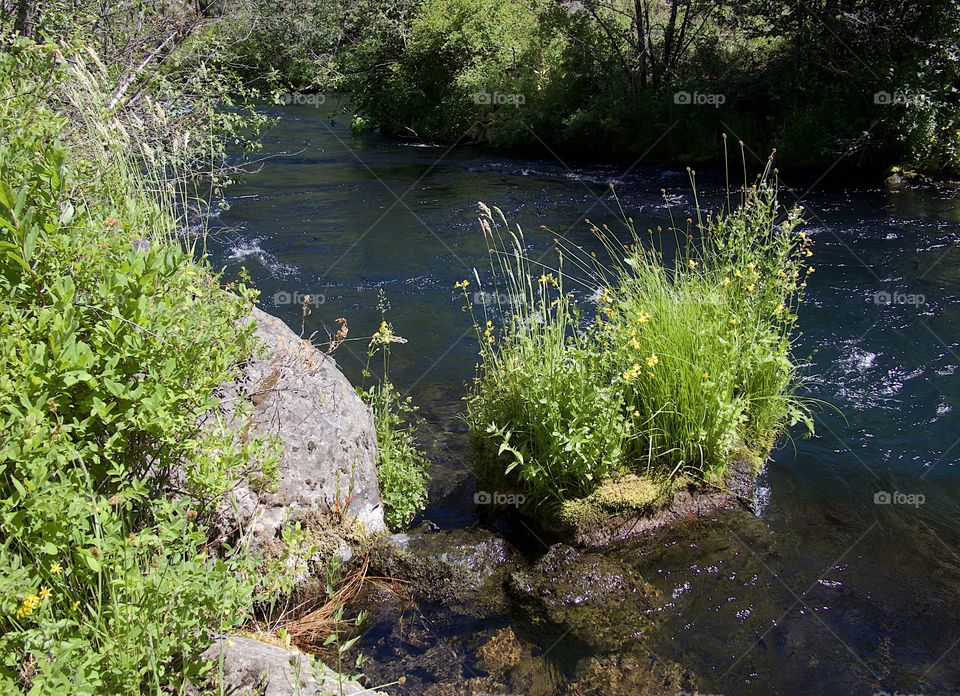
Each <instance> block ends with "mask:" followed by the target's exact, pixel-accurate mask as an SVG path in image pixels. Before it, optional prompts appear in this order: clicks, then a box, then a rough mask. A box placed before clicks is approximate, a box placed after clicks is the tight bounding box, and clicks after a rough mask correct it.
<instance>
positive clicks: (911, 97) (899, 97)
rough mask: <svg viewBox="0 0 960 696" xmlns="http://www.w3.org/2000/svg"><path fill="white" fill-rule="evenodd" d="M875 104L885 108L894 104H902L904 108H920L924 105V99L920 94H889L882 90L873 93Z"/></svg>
mask: <svg viewBox="0 0 960 696" xmlns="http://www.w3.org/2000/svg"><path fill="white" fill-rule="evenodd" d="M873 103H874V104H880V105H883V106H890V105H893V104H902V105H904V106H919V105H920V104H922V103H923V97H921V96H920V95H919V94H907V93H906V92H887V91H885V90H880V91H879V92H874V93H873Z"/></svg>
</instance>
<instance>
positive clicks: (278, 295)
mask: <svg viewBox="0 0 960 696" xmlns="http://www.w3.org/2000/svg"><path fill="white" fill-rule="evenodd" d="M326 301H327V298H326V296H325V295H322V294H320V293H317V292H287V291H286V290H278V291H277V292H275V293H273V304H274V305H276V306H280V305H294V306H297V307H300V306H302V305H308V306H310V307H319V306H320V305H322V304H324V303H325V302H326Z"/></svg>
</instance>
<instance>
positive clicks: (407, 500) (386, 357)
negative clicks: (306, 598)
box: [359, 296, 430, 532]
mask: <svg viewBox="0 0 960 696" xmlns="http://www.w3.org/2000/svg"><path fill="white" fill-rule="evenodd" d="M380 303H381V305H380V306H381V311H385V299H384V298H383V297H382V296H381V299H380ZM392 343H406V339H404V338H402V337H400V336H397V335H396V334H395V333H393V327H392V326H391V325H390V324H388V323H387V321H386V320H384V321H382V322H381V324H380V328H379V329H378V330H377V331H376V332H375V333H374V334H373V337H372V338H371V339H370V345H369V347H368V349H367V356H368V361H367V367H366V369H365V370H364V375H365V376H367V377H369V376H371V372H370V365H369V362H370V360H371V359H372V358H373V357H374V356H375V355H377V353H380V354H381V356H382V360H383V362H382V377H381V379H380V381H379V382H377V383H376V384H373V385H371V386H370V387H368V388H366V389H362V388H361V389H359V393H360V396H361V397H362V398H363V400H364V401H365V402H366V403H367V404H368V405H369V406H370V407H371V409H372V410H373V421H374V425H375V427H376V432H377V480H378V482H379V484H380V498H381V501H382V502H383V510H384V519H385V521H386V523H387V526H388V527H389V528H390V529H392V530H393V531H395V532H398V531H402V530H404V529H406V528H407V527H409V526H410V523H411V522H412V521H413V518H414V517H416V516H417V515H418V514H419V513H420V512H422V511H423V509H424V508H425V507H426V506H427V484H428V482H429V480H430V479H429V475H428V474H427V464H428V462H427V458H426V457H425V456H424V455H423V452H421V451H420V449H419V447H417V443H416V438H415V435H414V431H413V430H412V429H411V427H410V426H411V421H413V422H414V423H415V422H416V420H415V416H416V412H417V409H416V407H415V406H414V405H413V401H412V399H411V398H410V397H409V396H408V397H406V398H404V397H402V396H401V394H400V393H399V392H398V391H397V389H396V388H395V387H394V386H393V384H392V383H391V382H390V345H391V344H392Z"/></svg>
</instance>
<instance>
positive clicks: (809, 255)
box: [804, 249, 813, 258]
mask: <svg viewBox="0 0 960 696" xmlns="http://www.w3.org/2000/svg"><path fill="white" fill-rule="evenodd" d="M804 256H806V257H807V258H810V257H811V256H813V252H812V251H810V250H809V249H807V251H806V252H805V253H804Z"/></svg>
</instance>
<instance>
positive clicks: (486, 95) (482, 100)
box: [473, 92, 527, 106]
mask: <svg viewBox="0 0 960 696" xmlns="http://www.w3.org/2000/svg"><path fill="white" fill-rule="evenodd" d="M526 102H527V98H526V97H525V96H524V95H522V94H503V93H501V92H475V93H474V95H473V103H474V104H490V105H493V106H521V105H523V104H525V103H526Z"/></svg>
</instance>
